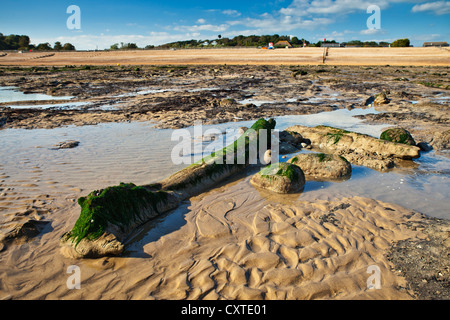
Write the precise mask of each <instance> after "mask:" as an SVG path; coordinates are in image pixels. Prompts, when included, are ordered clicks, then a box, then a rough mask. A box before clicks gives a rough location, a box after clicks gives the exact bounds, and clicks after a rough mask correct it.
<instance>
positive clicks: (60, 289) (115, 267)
mask: <svg viewBox="0 0 450 320" xmlns="http://www.w3.org/2000/svg"><path fill="white" fill-rule="evenodd" d="M248 180H249V178H246V179H243V180H240V181H238V182H236V183H232V184H231V185H226V186H223V187H220V188H217V189H215V190H212V191H210V192H208V193H206V194H203V195H201V196H198V197H194V198H192V199H191V200H190V201H189V202H188V203H186V204H185V205H184V208H180V209H179V211H178V212H177V213H176V214H178V215H179V216H180V218H181V219H184V220H185V221H184V222H182V223H181V225H179V226H175V228H176V229H175V230H171V231H170V232H167V230H163V231H162V233H163V235H160V234H158V231H159V232H161V230H154V231H152V230H150V232H149V233H145V232H144V231H142V235H141V236H142V238H140V239H139V238H138V239H137V240H136V239H135V241H134V242H133V243H132V244H131V245H130V246H129V248H128V250H127V254H126V255H125V257H115V258H112V257H111V258H101V259H94V260H74V259H67V258H65V257H64V255H63V254H62V253H61V252H60V250H61V249H60V247H59V245H58V240H59V237H60V236H61V235H62V233H63V232H65V231H66V230H67V229H68V228H70V227H71V225H73V223H74V222H75V220H76V217H77V213H78V208H77V206H76V205H74V204H73V205H68V206H66V207H65V208H64V209H63V210H60V211H57V212H55V213H54V214H52V218H53V221H54V222H53V223H52V228H53V230H51V232H45V233H44V234H42V235H41V236H40V237H38V238H36V239H34V240H33V241H30V242H28V243H26V244H23V245H21V246H16V247H14V248H9V249H8V251H6V252H4V253H2V256H1V259H2V264H1V273H0V274H1V281H2V288H1V291H0V292H1V294H2V296H3V297H8V296H10V297H11V298H14V299H214V300H215V299H411V298H413V296H414V292H413V291H412V290H410V288H409V287H408V285H407V283H406V281H405V280H404V278H403V277H402V276H401V273H399V272H397V271H396V270H393V267H392V265H391V264H390V262H389V261H388V259H387V254H386V253H387V251H388V250H389V249H390V247H391V245H392V243H393V242H395V241H399V240H411V239H413V240H414V239H424V238H426V236H425V235H424V234H423V233H422V232H420V230H414V225H418V224H419V223H420V222H423V221H424V219H423V217H422V215H420V214H418V213H415V212H413V211H411V210H408V209H405V208H402V207H400V206H397V205H394V204H387V203H383V202H378V201H375V200H372V199H368V198H361V197H350V198H343V199H341V200H337V201H327V200H315V201H296V200H295V199H294V198H293V197H289V196H288V197H286V198H285V199H284V200H282V201H276V202H275V201H274V200H273V199H270V197H269V198H265V194H264V193H263V192H261V193H260V192H259V191H258V190H255V189H254V188H252V187H251V186H250V185H249V182H248ZM183 209H184V210H183ZM180 218H179V219H180ZM166 219H167V218H166ZM151 227H152V226H151V225H148V226H146V228H147V230H146V231H147V232H148V229H151ZM172 228H174V226H172ZM70 265H77V266H79V267H80V270H81V275H82V283H81V289H80V290H68V288H67V287H66V281H67V278H68V276H69V275H68V274H66V273H65V270H66V269H67V267H68V266H70ZM370 266H376V267H378V268H379V270H380V272H381V273H380V275H381V289H369V288H368V287H367V279H368V277H369V276H370V274H368V273H367V272H368V268H369V267H370ZM25 270H28V271H27V272H25ZM37 274H39V276H38V277H37V276H36V275H37Z"/></svg>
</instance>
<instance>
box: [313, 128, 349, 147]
mask: <svg viewBox="0 0 450 320" xmlns="http://www.w3.org/2000/svg"><path fill="white" fill-rule="evenodd" d="M316 128H319V129H320V128H327V129H331V130H332V131H333V132H327V134H326V135H327V136H328V141H329V140H331V139H334V141H333V144H337V143H338V142H339V140H341V138H342V137H343V135H344V134H346V133H351V132H350V131H347V130H344V129H338V128H334V127H330V126H325V125H320V126H316Z"/></svg>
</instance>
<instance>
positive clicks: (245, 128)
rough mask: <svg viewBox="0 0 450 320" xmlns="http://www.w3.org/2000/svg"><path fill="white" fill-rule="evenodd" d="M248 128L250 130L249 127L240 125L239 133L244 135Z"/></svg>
mask: <svg viewBox="0 0 450 320" xmlns="http://www.w3.org/2000/svg"><path fill="white" fill-rule="evenodd" d="M247 130H248V128H247V127H240V128H239V130H238V133H239V134H241V135H242V134H244V133H245V131H247Z"/></svg>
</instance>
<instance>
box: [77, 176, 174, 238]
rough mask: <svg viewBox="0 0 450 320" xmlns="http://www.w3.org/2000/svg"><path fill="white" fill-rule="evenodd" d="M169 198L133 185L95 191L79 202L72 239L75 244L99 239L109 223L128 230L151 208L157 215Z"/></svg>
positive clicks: (160, 192) (163, 193) (165, 194)
mask: <svg viewBox="0 0 450 320" xmlns="http://www.w3.org/2000/svg"><path fill="white" fill-rule="evenodd" d="M167 198H168V194H167V192H165V191H149V190H147V189H146V188H144V187H139V186H136V185H134V184H133V183H127V184H125V183H121V184H120V185H119V186H114V187H108V188H106V189H103V190H100V191H93V192H91V193H90V194H89V195H88V196H87V197H82V198H79V199H78V204H79V205H80V206H81V214H80V217H79V218H78V220H77V222H76V223H75V226H74V227H73V229H72V231H71V232H70V238H72V239H73V240H74V241H75V242H76V244H78V243H79V242H80V241H81V240H82V239H84V238H87V239H89V240H94V239H97V238H98V237H100V236H101V235H102V234H103V233H104V232H105V230H106V227H107V226H108V224H109V223H111V224H114V225H117V226H119V227H121V228H123V229H125V228H126V227H128V226H130V225H131V224H132V223H133V222H134V221H136V220H137V219H139V217H140V216H141V215H142V213H143V212H146V211H148V210H149V208H151V209H152V210H154V212H158V204H159V203H161V202H163V201H166V200H167Z"/></svg>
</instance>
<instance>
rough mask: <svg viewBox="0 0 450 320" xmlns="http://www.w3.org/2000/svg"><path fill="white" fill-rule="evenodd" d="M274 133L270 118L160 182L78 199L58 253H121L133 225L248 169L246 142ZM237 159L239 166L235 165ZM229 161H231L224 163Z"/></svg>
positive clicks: (87, 255)
mask: <svg viewBox="0 0 450 320" xmlns="http://www.w3.org/2000/svg"><path fill="white" fill-rule="evenodd" d="M274 128H275V121H274V120H273V119H271V120H268V121H266V120H264V119H260V120H258V121H256V123H255V124H254V125H253V126H252V127H251V128H250V129H252V130H247V131H246V132H245V133H244V134H243V135H242V136H240V137H239V138H238V139H237V140H236V141H235V142H234V143H233V144H231V145H229V146H227V147H225V148H223V149H222V150H220V151H217V152H214V153H212V154H211V155H209V156H207V157H205V158H203V159H202V160H200V161H199V162H197V163H194V164H192V165H191V166H189V167H187V168H185V169H183V170H180V171H178V172H176V173H175V174H173V175H172V176H170V177H168V178H166V179H164V180H162V181H161V182H159V183H155V184H152V185H147V186H136V185H134V184H132V183H128V184H123V183H122V184H120V185H119V186H114V187H109V188H106V189H103V190H98V191H94V192H91V193H90V194H89V195H88V196H87V197H82V198H80V199H78V204H79V205H80V207H81V213H80V216H79V218H78V220H77V221H76V223H75V226H74V227H73V229H72V230H71V231H70V232H68V233H66V234H65V235H63V237H62V238H61V242H60V243H61V245H62V246H63V247H64V248H65V250H63V251H64V252H65V254H66V255H68V256H71V257H83V258H95V257H101V256H109V255H118V254H120V253H122V252H123V250H124V245H123V241H124V240H125V239H126V238H127V236H128V235H129V234H130V232H131V231H132V230H133V229H135V228H136V227H137V226H139V225H142V224H143V223H145V222H147V221H149V220H151V219H154V218H156V217H157V216H159V215H161V214H163V213H165V212H167V211H169V210H172V209H175V208H176V207H177V206H178V205H179V203H180V202H181V201H182V200H184V199H186V198H189V197H190V196H193V195H194V194H197V193H200V192H203V191H205V190H207V189H209V188H211V187H212V186H214V185H215V184H217V183H218V182H220V181H222V180H224V179H225V178H227V177H229V176H231V175H233V174H235V173H237V172H240V171H242V170H244V169H245V168H246V167H247V166H249V164H250V160H251V159H250V148H251V147H252V143H251V142H252V141H253V139H257V141H258V142H259V136H260V133H263V134H267V135H268V137H267V141H268V142H270V135H271V129H274ZM262 129H265V130H262ZM253 146H254V145H253ZM267 147H268V148H270V144H269V145H268V146H267ZM242 158H243V159H244V161H239V160H241V159H242ZM228 159H233V160H234V162H233V163H232V164H228V163H229V162H228ZM67 248H68V249H69V250H68V249H67Z"/></svg>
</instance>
